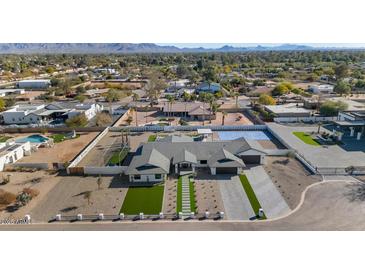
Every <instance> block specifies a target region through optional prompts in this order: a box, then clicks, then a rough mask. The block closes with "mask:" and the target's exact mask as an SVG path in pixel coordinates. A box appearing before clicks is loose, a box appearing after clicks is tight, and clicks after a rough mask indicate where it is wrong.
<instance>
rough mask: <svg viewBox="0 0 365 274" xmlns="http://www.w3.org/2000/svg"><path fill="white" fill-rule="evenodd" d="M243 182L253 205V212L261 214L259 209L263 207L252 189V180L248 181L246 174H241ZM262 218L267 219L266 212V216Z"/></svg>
mask: <svg viewBox="0 0 365 274" xmlns="http://www.w3.org/2000/svg"><path fill="white" fill-rule="evenodd" d="M240 180H241V184H242V186H243V189H244V190H245V192H246V195H247V198H248V200H249V201H250V204H251V206H252V209H253V212H254V213H255V214H256V216H257V215H258V214H259V209H260V208H262V207H261V205H260V202H259V200H258V199H257V197H256V194H255V192H254V191H253V189H252V186H251V184H250V182H249V181H248V179H247V177H246V175H242V174H241V175H240ZM262 219H266V216H265V213H264V217H263V218H262Z"/></svg>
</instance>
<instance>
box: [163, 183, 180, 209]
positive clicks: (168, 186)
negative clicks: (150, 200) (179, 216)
mask: <svg viewBox="0 0 365 274" xmlns="http://www.w3.org/2000/svg"><path fill="white" fill-rule="evenodd" d="M176 195H177V178H175V177H170V178H169V179H167V180H166V181H165V194H164V202H163V209H162V212H163V213H165V214H175V213H176Z"/></svg>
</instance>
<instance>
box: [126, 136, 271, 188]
mask: <svg viewBox="0 0 365 274" xmlns="http://www.w3.org/2000/svg"><path fill="white" fill-rule="evenodd" d="M264 157H265V152H263V151H260V150H257V149H256V148H253V147H252V146H251V145H250V144H249V143H248V142H246V141H245V140H244V139H239V140H235V141H219V142H201V141H194V140H193V139H192V138H191V137H188V136H169V137H166V138H164V139H162V140H160V141H156V142H151V143H144V144H142V145H141V146H140V147H139V148H138V149H137V151H136V153H135V155H134V156H133V158H132V160H131V162H130V164H129V166H128V168H127V170H126V172H125V173H126V174H127V175H128V176H129V180H130V181H131V182H160V181H163V180H165V179H166V177H167V175H168V174H174V173H175V174H187V173H192V172H195V171H196V170H197V169H207V170H208V171H209V172H210V173H211V174H212V175H216V174H240V173H241V172H242V170H243V169H244V168H245V167H246V164H262V163H263V161H264Z"/></svg>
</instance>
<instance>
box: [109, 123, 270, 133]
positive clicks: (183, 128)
mask: <svg viewBox="0 0 365 274" xmlns="http://www.w3.org/2000/svg"><path fill="white" fill-rule="evenodd" d="M200 128H207V129H211V130H212V131H251V130H266V129H267V126H266V125H242V126H140V127H131V126H128V127H112V128H110V129H109V130H110V131H112V132H120V131H122V130H128V131H131V132H145V131H152V132H156V131H196V130H198V129H200Z"/></svg>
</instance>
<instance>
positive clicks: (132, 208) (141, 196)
mask: <svg viewBox="0 0 365 274" xmlns="http://www.w3.org/2000/svg"><path fill="white" fill-rule="evenodd" d="M163 192H164V185H154V186H141V187H129V189H128V192H127V195H126V197H125V199H124V202H123V205H122V208H121V210H120V213H124V214H127V215H138V214H139V213H141V212H143V213H144V214H159V213H160V212H161V209H162V200H163Z"/></svg>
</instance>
